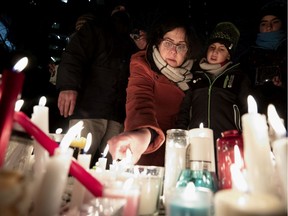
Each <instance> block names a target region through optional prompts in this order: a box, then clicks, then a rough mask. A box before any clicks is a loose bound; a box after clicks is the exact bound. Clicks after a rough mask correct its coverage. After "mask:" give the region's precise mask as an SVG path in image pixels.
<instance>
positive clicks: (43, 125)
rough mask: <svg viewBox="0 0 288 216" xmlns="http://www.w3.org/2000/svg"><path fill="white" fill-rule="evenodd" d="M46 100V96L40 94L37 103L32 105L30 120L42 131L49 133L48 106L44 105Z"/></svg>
mask: <svg viewBox="0 0 288 216" xmlns="http://www.w3.org/2000/svg"><path fill="white" fill-rule="evenodd" d="M46 101H47V99H46V97H44V96H42V97H41V98H40V100H39V105H37V106H34V107H33V113H32V116H31V121H32V122H33V123H34V124H35V125H37V126H38V127H39V128H40V129H41V130H42V131H43V132H44V133H46V134H49V108H48V107H47V106H45V104H46Z"/></svg>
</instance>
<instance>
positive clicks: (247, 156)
mask: <svg viewBox="0 0 288 216" xmlns="http://www.w3.org/2000/svg"><path fill="white" fill-rule="evenodd" d="M248 110H249V112H248V113H246V114H244V115H243V116H242V125H243V142H244V161H245V166H246V169H247V181H248V185H249V187H250V190H251V192H259V193H275V192H276V191H277V190H276V189H275V181H274V180H273V178H275V176H273V169H274V168H273V164H272V160H271V155H270V154H271V150H270V143H269V136H268V126H267V121H266V117H265V116H264V115H261V114H259V113H257V104H256V101H255V100H254V98H253V97H252V96H251V95H249V96H248Z"/></svg>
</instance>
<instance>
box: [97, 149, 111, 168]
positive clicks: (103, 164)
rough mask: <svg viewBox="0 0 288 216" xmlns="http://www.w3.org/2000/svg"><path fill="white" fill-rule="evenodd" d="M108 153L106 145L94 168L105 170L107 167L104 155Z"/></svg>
mask: <svg viewBox="0 0 288 216" xmlns="http://www.w3.org/2000/svg"><path fill="white" fill-rule="evenodd" d="M108 151H109V145H106V147H105V149H104V151H103V153H101V154H102V157H100V158H99V159H98V161H97V162H96V168H99V169H100V170H101V171H103V170H105V169H106V165H107V158H105V157H106V155H107V154H108Z"/></svg>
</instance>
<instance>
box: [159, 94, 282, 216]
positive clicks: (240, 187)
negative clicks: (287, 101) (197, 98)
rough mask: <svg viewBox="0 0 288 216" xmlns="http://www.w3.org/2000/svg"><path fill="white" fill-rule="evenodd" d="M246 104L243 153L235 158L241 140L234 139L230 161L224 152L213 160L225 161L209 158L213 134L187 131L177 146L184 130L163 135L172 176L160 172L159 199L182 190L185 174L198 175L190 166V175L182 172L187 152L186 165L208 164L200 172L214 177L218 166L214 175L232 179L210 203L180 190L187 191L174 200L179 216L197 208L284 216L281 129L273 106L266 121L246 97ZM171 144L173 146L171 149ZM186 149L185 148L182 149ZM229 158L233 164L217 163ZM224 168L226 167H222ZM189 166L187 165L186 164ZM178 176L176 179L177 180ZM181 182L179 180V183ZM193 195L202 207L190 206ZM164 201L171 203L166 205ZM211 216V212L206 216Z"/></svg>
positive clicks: (254, 104) (198, 130) (201, 128)
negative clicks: (218, 174) (162, 193)
mask: <svg viewBox="0 0 288 216" xmlns="http://www.w3.org/2000/svg"><path fill="white" fill-rule="evenodd" d="M247 103H248V107H249V111H248V113H246V114H244V115H243V116H242V126H243V133H242V137H243V143H244V146H241V151H244V152H241V153H240V150H239V146H238V145H237V144H240V143H241V144H242V141H241V142H240V140H236V139H235V140H234V141H235V142H234V144H235V147H234V148H235V149H234V150H232V151H233V152H234V156H232V157H230V156H229V158H227V155H226V156H225V155H224V154H227V152H226V153H223V152H221V153H220V154H223V155H219V154H218V155H217V156H218V159H219V158H221V157H225V158H221V160H219V161H215V159H214V157H213V156H214V152H213V151H214V150H213V148H210V147H211V146H212V147H213V146H214V144H213V141H212V140H213V135H212V137H211V134H210V135H209V133H210V132H211V131H212V130H210V129H208V128H203V127H201V126H200V127H199V128H198V129H191V130H190V131H187V134H186V136H188V137H189V138H190V139H189V138H188V141H186V140H185V139H183V140H184V141H183V140H182V141H181V139H180V137H181V134H180V132H183V131H181V130H178V131H177V130H174V129H173V130H172V131H168V134H167V140H166V156H167V155H168V157H167V159H168V160H166V161H165V167H166V163H167V165H170V166H172V167H173V168H172V171H171V172H170V171H169V170H167V169H166V170H165V179H164V198H165V192H166V193H167V191H168V193H167V195H166V197H169V196H171V193H170V191H171V188H172V189H173V187H174V190H175V185H176V187H177V185H178V184H179V183H180V185H181V184H183V183H184V185H187V179H188V180H189V178H187V176H185V175H186V174H187V173H188V174H190V173H193V171H194V170H196V171H198V170H199V167H196V166H192V167H190V169H191V170H190V172H183V171H187V170H185V160H183V158H185V155H186V156H187V151H188V152H189V153H190V155H189V157H190V161H192V162H191V164H193V163H194V164H196V163H195V161H197V162H198V161H202V162H204V164H207V167H201V168H200V170H201V169H202V170H207V171H209V172H211V173H213V172H215V166H214V165H215V164H217V165H218V167H219V165H220V167H222V168H223V169H219V170H218V172H219V173H220V174H221V177H223V176H224V177H225V178H226V179H225V181H227V177H232V185H230V186H229V187H228V185H227V184H226V185H222V186H225V187H226V188H218V191H217V192H216V193H215V196H214V198H213V200H211V199H210V198H209V197H210V195H209V193H206V198H207V199H206V200H205V199H202V198H201V196H202V195H203V192H201V194H202V195H200V194H199V193H200V192H199V191H197V190H196V191H195V192H193V190H191V188H190V189H189V187H188V185H187V186H186V188H185V189H187V190H190V191H189V192H188V193H187V192H185V190H184V192H183V191H182V192H181V193H182V195H183V196H178V197H177V196H176V199H175V200H174V201H175V203H177V206H178V207H179V206H181V208H180V209H179V211H177V212H178V213H180V212H181V213H182V214H184V213H186V214H187V215H193V212H194V213H195V212H197V211H198V210H199V208H202V207H203V206H205V209H206V210H205V212H206V213H207V214H205V215H212V214H214V215H216V216H220V215H221V216H226V215H286V214H287V204H288V203H287V156H288V149H287V148H288V143H287V142H288V141H287V137H286V129H285V126H284V124H283V122H282V121H281V119H280V117H279V116H278V114H277V111H276V108H275V107H274V106H273V105H269V106H268V120H267V119H266V116H265V115H262V114H259V113H258V112H257V103H256V101H255V100H254V98H253V97H252V96H248V98H247ZM268 125H269V126H270V132H271V131H273V133H274V137H273V139H272V136H271V134H269V130H268ZM172 132H173V133H174V135H175V134H177V137H171V134H170V133H172ZM195 134H197V138H196V139H195ZM212 134H213V131H212ZM184 137H185V135H184ZM209 138H210V141H209ZM189 142H190V143H189ZM187 143H188V144H187ZM217 144H218V143H217ZM173 145H174V147H171V146H173ZM187 145H188V146H189V148H190V149H189V148H187ZM196 146H197V147H196ZM191 148H192V150H191ZM167 150H168V152H167ZM223 151H225V150H223ZM226 151H230V149H226ZM211 152H212V154H211ZM203 153H205V154H203ZM217 153H219V152H217ZM209 155H210V156H209ZM189 157H188V158H186V160H187V159H188V161H189ZM231 159H232V160H233V161H230V162H229V161H226V162H225V164H224V166H222V165H221V164H218V163H223V162H224V161H225V160H231ZM227 165H228V166H229V167H225V166H227ZM188 166H190V162H189V164H188ZM186 168H187V164H186ZM224 168H225V169H224ZM183 169H184V170H183ZM181 170H182V172H181ZM228 172H229V173H228ZM198 173H200V172H198ZM203 173H204V172H202V175H204V174H203ZM228 174H229V175H228ZM182 175H183V176H182ZM179 176H180V179H179V178H178V177H179ZM182 177H183V179H182ZM185 177H186V179H185ZM188 177H189V176H188ZM194 178H195V176H194ZM177 179H178V183H177ZM181 180H183V181H182V182H181ZM191 180H192V179H191ZM206 180H207V179H206ZM210 180H211V179H210ZM221 180H222V179H218V181H221ZM165 181H166V182H165ZM179 181H180V182H179ZM192 181H194V182H195V183H196V184H199V182H198V181H195V179H194V180H192ZM166 183H167V184H166ZM176 183H177V184H176ZM165 186H166V188H165ZM178 186H179V185H178ZM201 187H202V186H199V185H198V188H201ZM206 187H207V185H206ZM209 189H212V188H209ZM179 190H180V189H179ZM181 190H183V189H181ZM181 190H180V191H181ZM174 192H175V191H174ZM193 193H194V194H198V195H195V196H196V197H198V199H196V200H197V202H202V204H199V205H198V206H195V205H193V203H192V200H193V199H191V197H192V194H193ZM185 194H188V196H189V197H188V196H185ZM166 199H167V198H166ZM188 200H190V201H191V202H190V203H189V204H187V201H188ZM196 200H195V199H194V200H193V202H196ZM201 200H202V201H201ZM168 202H172V201H171V200H168ZM172 204H173V202H172ZM205 204H206V205H205ZM211 205H214V207H213V208H214V210H212V211H211V209H210V208H211ZM202 210H203V209H202ZM169 211H170V212H173V213H174V214H176V213H177V212H176V211H173V209H170V210H169ZM199 211H200V210H199ZM213 211H214V213H211V212H213Z"/></svg>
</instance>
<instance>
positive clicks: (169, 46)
mask: <svg viewBox="0 0 288 216" xmlns="http://www.w3.org/2000/svg"><path fill="white" fill-rule="evenodd" d="M161 43H162V45H163V46H164V47H165V48H166V49H167V50H169V51H171V50H173V49H176V52H177V53H182V54H183V53H185V52H187V50H188V47H187V45H186V44H174V43H173V42H171V41H169V40H163V41H162V42H161Z"/></svg>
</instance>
